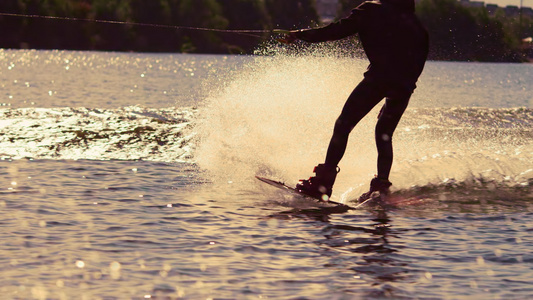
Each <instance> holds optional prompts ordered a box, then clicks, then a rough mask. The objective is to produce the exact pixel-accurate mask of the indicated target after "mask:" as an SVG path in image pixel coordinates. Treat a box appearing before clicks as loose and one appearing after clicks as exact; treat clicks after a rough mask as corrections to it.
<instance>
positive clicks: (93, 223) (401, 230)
mask: <svg viewBox="0 0 533 300" xmlns="http://www.w3.org/2000/svg"><path fill="white" fill-rule="evenodd" d="M281 52H283V51H281ZM323 53H325V54H324V55H317V54H316V53H315V52H313V53H307V54H304V55H294V54H291V53H285V54H280V55H276V56H272V57H260V56H258V57H238V56H229V57H226V56H211V55H205V56H200V55H177V54H173V55H171V54H158V55H152V54H122V53H96V52H58V51H8V50H1V51H0V89H1V90H0V97H2V98H1V100H0V103H2V108H0V116H1V117H0V157H1V158H2V160H0V209H1V210H2V216H1V217H0V226H1V227H2V231H1V233H0V238H1V240H2V241H3V242H2V244H1V245H0V268H1V276H2V280H1V281H0V293H1V295H2V298H4V299H269V298H270V299H528V298H530V297H531V296H533V285H532V284H531V283H532V282H531V278H533V254H532V253H533V252H532V249H533V238H532V234H531V233H532V231H533V191H532V188H531V186H532V184H533V145H532V137H533V134H532V133H533V109H532V107H533V96H532V94H531V91H532V88H533V82H532V81H531V80H530V78H531V76H532V73H533V68H532V66H531V65H529V64H477V63H450V62H447V63H444V62H429V63H428V66H427V68H426V71H425V73H424V74H423V76H422V78H421V80H420V82H419V88H418V89H417V91H416V93H415V95H414V96H413V99H412V103H411V106H410V108H409V110H408V111H407V112H406V115H405V117H404V119H403V120H402V122H401V123H400V125H399V127H398V130H397V133H396V135H395V145H396V149H395V150H396V159H395V165H394V167H393V174H392V177H391V180H392V181H393V183H394V191H393V195H392V197H391V199H390V203H389V205H387V206H386V207H377V206H372V205H370V206H365V207H363V208H361V209H358V210H351V211H348V212H343V213H332V214H329V213H325V210H322V209H319V208H318V207H317V205H316V204H314V203H310V202H309V201H305V200H302V199H298V198H294V197H293V196H291V195H287V194H285V193H283V192H282V191H278V190H275V189H274V188H272V187H270V186H266V185H264V184H262V183H260V182H258V181H256V180H255V179H254V175H267V176H271V177H274V178H277V179H280V180H284V181H286V182H287V183H289V184H294V183H296V181H297V180H298V179H299V178H305V177H308V176H310V175H311V174H310V171H311V170H312V167H313V166H314V164H316V163H318V162H321V160H322V159H323V155H324V151H325V147H327V141H328V138H329V136H330V133H331V127H332V125H333V122H334V121H335V117H336V116H337V114H338V113H339V111H340V109H341V107H342V104H343V101H344V100H345V98H346V96H347V95H348V93H349V92H350V91H351V89H352V88H353V87H354V85H355V84H356V83H357V82H358V81H359V80H360V79H361V74H362V72H363V71H364V69H365V67H366V61H365V60H362V59H354V58H347V57H343V56H340V57H339V56H338V55H336V54H335V52H334V51H332V50H331V49H324V51H323ZM378 109H379V108H376V110H375V111H373V112H372V113H371V114H370V115H369V116H368V118H366V119H365V120H364V121H363V122H362V123H361V124H360V126H358V127H357V128H356V130H355V131H354V132H353V134H352V137H351V140H350V146H349V149H348V151H347V154H346V156H345V159H344V160H343V161H342V163H341V165H340V167H341V173H339V178H338V183H337V184H336V186H335V189H334V194H333V197H334V198H335V200H337V201H342V202H346V203H348V204H353V202H352V200H354V199H356V198H357V196H358V195H359V194H360V193H361V192H364V191H365V189H366V188H367V186H368V182H369V180H370V178H371V177H372V176H373V174H374V173H375V159H376V153H375V149H374V145H373V140H372V134H373V133H372V130H373V126H374V122H375V119H376V115H377V111H378Z"/></svg>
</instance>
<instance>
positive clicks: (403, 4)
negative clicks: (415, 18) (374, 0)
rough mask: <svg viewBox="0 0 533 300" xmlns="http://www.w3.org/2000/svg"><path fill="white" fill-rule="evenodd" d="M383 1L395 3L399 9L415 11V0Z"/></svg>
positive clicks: (384, 0)
mask: <svg viewBox="0 0 533 300" xmlns="http://www.w3.org/2000/svg"><path fill="white" fill-rule="evenodd" d="M380 1H381V3H387V4H390V5H393V6H395V7H397V8H399V9H402V10H407V11H411V12H414V11H415V0H380Z"/></svg>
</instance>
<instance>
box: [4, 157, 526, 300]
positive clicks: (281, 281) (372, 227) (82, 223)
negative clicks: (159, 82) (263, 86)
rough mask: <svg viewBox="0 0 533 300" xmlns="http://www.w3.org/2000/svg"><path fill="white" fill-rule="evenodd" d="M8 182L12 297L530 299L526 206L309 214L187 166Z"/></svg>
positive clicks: (13, 168) (45, 173)
mask: <svg viewBox="0 0 533 300" xmlns="http://www.w3.org/2000/svg"><path fill="white" fill-rule="evenodd" d="M0 175H1V178H2V180H0V187H1V188H0V196H1V201H0V208H1V209H2V212H3V213H2V217H1V218H0V226H1V227H2V231H1V233H0V238H1V239H2V240H3V241H4V242H3V244H2V245H1V246H0V254H1V255H0V260H1V264H0V270H1V272H2V276H3V278H4V280H3V281H2V284H1V285H0V291H1V292H2V294H3V295H7V297H8V298H10V299H12V298H18V299H32V298H34V299H72V298H78V297H79V298H82V299H124V298H126V299H139V298H143V297H152V298H163V299H167V298H169V299H182V298H185V299H198V298H225V299H242V298H258V297H263V298H266V297H269V298H277V299H279V298H291V297H295V296H296V297H300V298H304V299H305V298H307V299H346V298H348V299H349V298H350V297H354V298H356V299H360V298H368V299H375V298H387V297H388V298H393V299H398V298H406V299H420V298H446V297H451V298H454V299H461V298H464V299H467V298H470V297H472V296H475V297H478V296H480V297H485V296H486V297H488V298H489V299H490V298H501V299H507V298H508V297H509V296H512V295H522V296H525V295H529V294H531V293H533V289H531V288H530V285H529V284H526V283H527V282H529V279H530V278H531V276H532V275H533V272H532V270H531V268H530V264H531V263H533V256H531V255H529V249H531V247H533V239H531V235H530V231H531V226H530V224H531V223H532V221H533V213H531V212H527V211H524V210H523V206H517V207H515V208H514V209H512V208H511V207H512V205H507V206H504V205H498V204H497V203H493V204H492V205H493V209H492V210H490V211H487V212H485V211H484V209H483V204H480V203H479V202H478V204H474V203H470V204H468V205H469V206H470V210H469V212H467V213H463V212H460V211H456V209H455V208H453V207H451V206H453V205H455V204H449V205H450V207H451V208H446V207H445V206H442V205H441V204H439V203H441V202H443V201H442V200H439V199H437V198H433V199H427V200H426V202H425V203H423V204H421V205H420V203H419V202H407V203H409V205H406V204H405V202H404V205H403V206H396V207H387V208H386V209H382V208H379V207H372V206H369V207H366V208H364V209H360V210H352V211H343V210H340V209H338V208H336V209H334V208H317V207H303V208H302V207H301V201H300V200H298V199H296V198H293V197H285V196H286V195H283V194H280V193H277V191H274V190H275V189H263V187H264V185H263V184H262V183H259V182H256V181H255V180H253V181H251V182H247V183H233V182H218V183H210V182H209V181H206V180H205V178H204V177H203V175H205V174H204V173H203V172H201V171H200V170H199V169H198V168H197V167H196V166H195V165H193V164H184V163H181V164H168V163H157V162H143V161H130V162H126V161H122V162H121V161H45V160H43V161H32V160H19V161H0ZM426 196H427V195H426ZM465 199H466V198H465ZM299 201H300V202H299ZM457 201H459V200H457ZM464 201H466V202H468V201H469V200H468V199H466V200H464ZM427 205H434V206H429V207H428V206H427ZM291 206H292V207H291ZM476 206H477V209H476ZM435 207H437V208H438V209H433V208H435ZM509 286H511V287H512V290H510V289H508V287H509Z"/></svg>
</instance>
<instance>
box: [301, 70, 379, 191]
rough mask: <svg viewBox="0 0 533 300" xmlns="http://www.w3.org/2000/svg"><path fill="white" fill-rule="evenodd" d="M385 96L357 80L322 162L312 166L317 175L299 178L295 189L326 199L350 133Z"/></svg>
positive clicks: (373, 87) (374, 86)
mask: <svg viewBox="0 0 533 300" xmlns="http://www.w3.org/2000/svg"><path fill="white" fill-rule="evenodd" d="M384 97H385V95H384V89H382V88H379V86H376V85H375V84H372V83H370V82H369V81H367V80H363V81H361V83H359V85H358V86H357V87H356V88H355V89H354V90H353V92H352V93H351V95H350V97H348V100H346V103H345V104H344V108H343V110H342V113H341V115H340V116H339V118H338V119H337V121H336V122H335V127H334V129H333V136H332V138H331V140H330V143H329V147H328V152H327V155H326V161H325V163H324V164H320V165H318V166H316V167H315V170H314V172H315V173H316V176H314V177H311V178H309V179H308V180H301V181H300V183H299V184H298V185H296V188H297V189H298V190H300V191H301V192H302V193H305V194H308V195H310V196H312V197H315V198H321V199H325V200H327V199H328V198H329V197H330V196H331V193H332V187H333V184H334V183H335V179H336V177H337V172H338V168H337V165H338V163H339V162H340V160H341V159H342V157H343V156H344V153H345V151H346V145H347V144H348V136H349V135H350V132H351V131H352V129H353V128H354V127H355V125H357V123H359V121H361V119H362V118H363V117H364V116H366V115H367V114H368V112H370V111H371V110H372V108H374V106H376V104H378V103H379V102H380V101H381V100H382V99H383V98H384ZM324 195H326V196H327V197H325V196H324Z"/></svg>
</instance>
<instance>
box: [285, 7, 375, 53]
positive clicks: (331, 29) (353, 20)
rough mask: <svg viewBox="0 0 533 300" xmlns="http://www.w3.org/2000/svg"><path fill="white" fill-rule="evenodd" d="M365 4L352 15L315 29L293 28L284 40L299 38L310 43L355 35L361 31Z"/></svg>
mask: <svg viewBox="0 0 533 300" xmlns="http://www.w3.org/2000/svg"><path fill="white" fill-rule="evenodd" d="M364 5H365V4H362V5H360V6H358V7H357V8H355V9H354V10H352V13H351V14H350V16H348V17H346V18H344V19H341V20H339V21H337V22H334V23H331V24H329V25H327V26H324V27H319V28H313V29H303V30H293V31H291V32H290V33H289V34H288V35H287V36H286V38H285V39H284V40H283V41H285V42H288V43H291V42H293V41H295V40H297V39H298V40H303V41H306V42H309V43H319V42H325V41H334V40H340V39H342V38H345V37H348V36H350V35H353V34H355V33H357V32H358V31H359V26H360V25H359V23H360V22H359V20H360V14H361V13H362V11H363V10H364V7H363V6H364Z"/></svg>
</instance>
